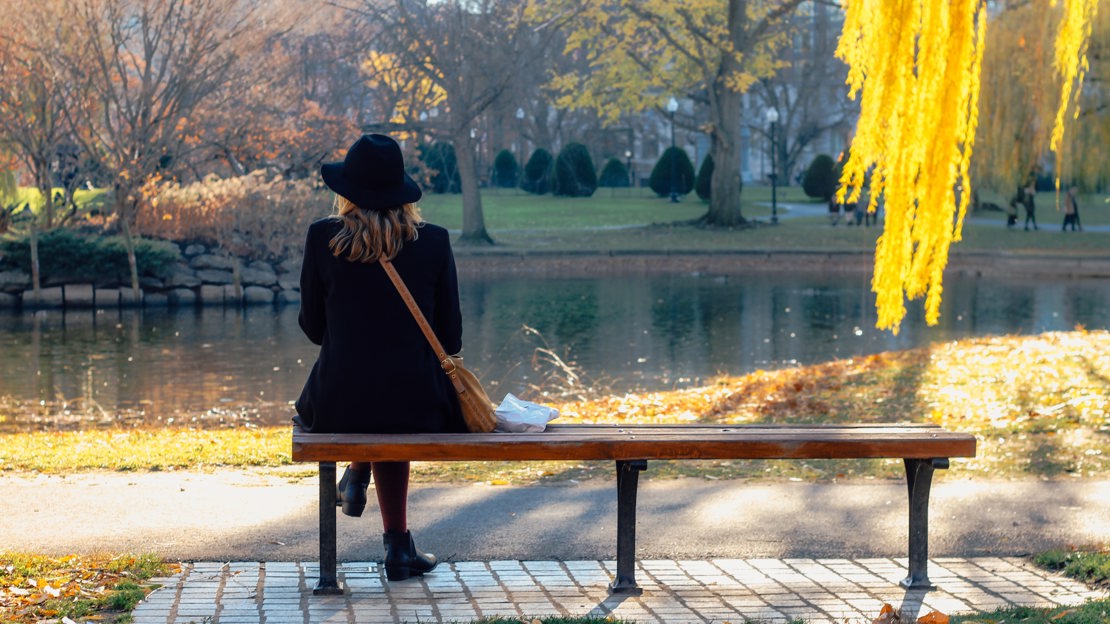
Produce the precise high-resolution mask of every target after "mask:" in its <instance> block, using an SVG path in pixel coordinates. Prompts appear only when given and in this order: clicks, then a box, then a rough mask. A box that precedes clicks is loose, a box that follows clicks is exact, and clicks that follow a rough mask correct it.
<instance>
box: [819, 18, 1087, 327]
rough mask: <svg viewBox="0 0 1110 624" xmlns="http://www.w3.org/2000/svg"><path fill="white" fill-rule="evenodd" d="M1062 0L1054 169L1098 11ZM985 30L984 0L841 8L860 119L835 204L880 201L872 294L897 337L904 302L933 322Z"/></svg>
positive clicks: (975, 117) (960, 216)
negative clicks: (865, 191) (863, 198)
mask: <svg viewBox="0 0 1110 624" xmlns="http://www.w3.org/2000/svg"><path fill="white" fill-rule="evenodd" d="M1062 1H1063V4H1064V11H1065V15H1064V19H1063V21H1062V23H1061V27H1060V32H1059V33H1058V35H1057V40H1056V50H1055V64H1056V69H1057V71H1058V72H1060V75H1061V77H1062V79H1063V87H1062V91H1061V93H1060V104H1059V109H1058V112H1057V115H1056V125H1055V127H1054V129H1053V132H1052V140H1051V148H1052V149H1053V150H1054V151H1056V154H1057V172H1059V171H1060V166H1059V165H1060V158H1061V157H1060V150H1059V149H1058V146H1059V145H1060V144H1061V143H1062V139H1063V135H1064V121H1065V118H1066V113H1067V111H1068V109H1069V108H1070V106H1071V104H1072V103H1074V106H1075V112H1074V115H1078V114H1079V102H1078V98H1079V87H1080V85H1081V83H1082V81H1083V78H1084V76H1085V74H1086V71H1087V67H1088V63H1087V58H1086V49H1087V42H1088V40H1089V38H1090V34H1091V28H1092V24H1093V22H1094V18H1095V15H1096V12H1097V4H1098V0H1062ZM986 25H987V15H986V10H985V2H984V0H951V1H950V2H935V1H933V0H848V1H847V6H846V16H845V21H844V30H843V33H842V35H841V38H840V43H839V46H838V48H837V56H839V57H840V58H842V59H843V60H844V61H845V62H846V63H848V66H849V72H848V81H847V82H848V85H849V87H850V91H849V95H850V96H851V97H853V98H855V97H857V96H859V97H860V108H861V114H860V119H859V126H858V128H857V130H856V136H855V138H854V139H853V140H852V149H851V153H850V155H849V158H848V161H847V163H845V165H844V170H843V174H842V176H841V179H840V183H841V187H840V189H839V191H838V192H837V197H838V199H839V200H840V201H842V202H843V201H848V202H854V201H856V200H857V199H858V198H859V195H860V191H861V189H862V187H864V186H865V185H870V189H871V192H870V199H869V205H868V207H867V209H868V210H869V211H871V212H874V211H875V210H876V208H877V206H878V202H879V199H880V197H882V199H883V201H884V202H885V210H886V215H887V216H886V226H885V230H884V232H883V235H882V236H880V237H879V240H878V243H877V246H876V251H875V273H874V277H873V278H872V281H871V289H872V290H873V291H874V292H875V295H876V308H877V309H878V322H877V323H876V324H877V325H878V327H880V328H882V329H890V330H892V331H893V332H894V333H898V329H899V327H900V325H901V322H902V319H903V318H904V317H905V314H906V307H905V300H906V299H907V298H908V299H911V300H912V299H917V298H920V297H924V298H925V320H926V322H927V323H928V324H930V325H935V324H936V323H937V321H938V319H939V316H940V301H941V293H942V292H943V284H942V280H941V278H942V276H943V274H944V267H945V265H946V264H947V263H948V252H949V249H950V247H951V245H952V243H954V242H958V241H959V240H960V234H961V231H962V229H963V221H964V215H965V214H966V212H967V206H968V203H969V201H970V198H971V183H970V180H969V178H968V166H969V162H970V159H971V153H972V148H973V147H974V143H975V130H976V127H977V125H978V122H979V111H978V108H979V77H980V68H981V67H982V62H983V48H984V44H985V41H986ZM1056 184H1057V188H1059V178H1057V182H1056Z"/></svg>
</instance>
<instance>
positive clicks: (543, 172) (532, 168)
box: [520, 147, 555, 195]
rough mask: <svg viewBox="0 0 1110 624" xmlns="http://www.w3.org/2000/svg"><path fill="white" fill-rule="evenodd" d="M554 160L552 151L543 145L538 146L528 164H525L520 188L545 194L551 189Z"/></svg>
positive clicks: (537, 193)
mask: <svg viewBox="0 0 1110 624" xmlns="http://www.w3.org/2000/svg"><path fill="white" fill-rule="evenodd" d="M554 160H555V159H554V158H553V157H552V156H551V152H549V151H547V150H545V149H544V148H542V147H538V148H536V151H534V152H532V156H530V157H529V158H528V164H526V165H524V177H523V178H521V180H520V188H522V189H524V190H525V191H527V192H529V193H535V194H536V195H543V194H545V193H547V192H548V191H550V190H551V178H552V165H553V164H554Z"/></svg>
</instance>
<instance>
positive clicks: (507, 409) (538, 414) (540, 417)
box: [493, 392, 559, 433]
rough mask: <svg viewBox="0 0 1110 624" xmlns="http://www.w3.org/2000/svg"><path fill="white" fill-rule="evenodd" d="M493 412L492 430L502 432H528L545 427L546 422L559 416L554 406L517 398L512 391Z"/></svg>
mask: <svg viewBox="0 0 1110 624" xmlns="http://www.w3.org/2000/svg"><path fill="white" fill-rule="evenodd" d="M493 414H494V415H495V416H496V417H497V425H496V426H495V427H494V428H493V430H494V431H501V432H504V433H528V432H533V431H543V430H544V429H547V423H549V422H551V421H552V420H554V419H555V418H557V417H558V416H559V410H557V409H555V408H554V407H548V406H546V405H540V404H538V403H532V402H531V401H524V400H522V399H518V398H517V397H516V396H515V395H513V393H512V392H510V393H508V394H506V395H505V400H504V401H502V402H501V405H498V406H497V409H496V410H494V412H493Z"/></svg>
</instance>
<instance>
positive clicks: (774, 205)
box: [764, 106, 779, 223]
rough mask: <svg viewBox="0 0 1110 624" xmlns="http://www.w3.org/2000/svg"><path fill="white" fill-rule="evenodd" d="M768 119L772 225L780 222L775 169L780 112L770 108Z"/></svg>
mask: <svg viewBox="0 0 1110 624" xmlns="http://www.w3.org/2000/svg"><path fill="white" fill-rule="evenodd" d="M764 116H765V117H766V118H767V123H769V124H770V125H771V223H778V222H779V212H778V193H777V192H776V189H777V187H778V185H777V184H776V178H778V171H777V170H776V168H775V161H776V159H775V156H776V154H777V153H778V146H777V145H776V144H775V126H776V125H778V121H779V112H778V111H777V110H775V109H774V108H771V107H770V106H768V107H767V110H766V111H765V112H764Z"/></svg>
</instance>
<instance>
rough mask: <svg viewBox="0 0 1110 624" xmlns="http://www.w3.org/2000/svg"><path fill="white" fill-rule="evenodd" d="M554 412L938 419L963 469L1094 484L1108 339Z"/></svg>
mask: <svg viewBox="0 0 1110 624" xmlns="http://www.w3.org/2000/svg"><path fill="white" fill-rule="evenodd" d="M555 406H556V407H557V408H558V409H559V410H560V413H561V414H562V416H561V418H560V421H563V422H565V421H571V422H595V423H606V422H609V423H613V422H616V423H622V422H628V423H675V422H690V421H697V422H720V423H729V424H738V423H806V422H813V423H822V422H828V423H836V422H876V423H883V422H890V423H894V422H933V423H936V424H939V425H942V426H944V427H946V428H950V429H954V430H959V431H968V432H972V433H975V434H976V435H977V436H978V437H979V451H978V456H977V457H976V458H975V459H973V460H967V463H966V464H965V465H964V466H962V467H961V469H962V470H967V469H970V470H972V471H978V472H983V473H989V474H992V475H994V476H1003V475H1010V476H1015V475H1019V474H1038V475H1046V476H1055V475H1060V474H1074V475H1076V476H1079V475H1083V476H1091V475H1097V474H1104V473H1105V472H1106V471H1107V470H1110V453H1107V452H1106V451H1105V449H1104V447H1105V438H1106V435H1107V434H1110V332H1106V331H1099V332H1087V331H1074V332H1051V333H1046V334H1041V335H1038V336H996V337H989V338H979V339H970V340H963V341H959V342H952V343H944V344H939V345H935V346H933V347H925V348H920V349H913V350H909V351H897V352H888V353H880V354H875V355H871V356H866V357H860V358H853V359H848V360H837V361H833V362H827V363H824V364H816V365H812V366H804V367H799V368H793V369H786V370H780V371H771V372H768V371H756V372H754V373H751V374H748V375H744V376H742V377H722V378H720V379H718V380H716V381H715V382H714V383H713V384H712V385H709V386H706V387H703V388H694V389H688V390H678V391H672V392H656V393H644V394H626V395H621V396H611V397H602V398H599V399H594V400H589V401H576V402H570V403H564V404H556V405H555ZM557 422H559V421H557Z"/></svg>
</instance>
